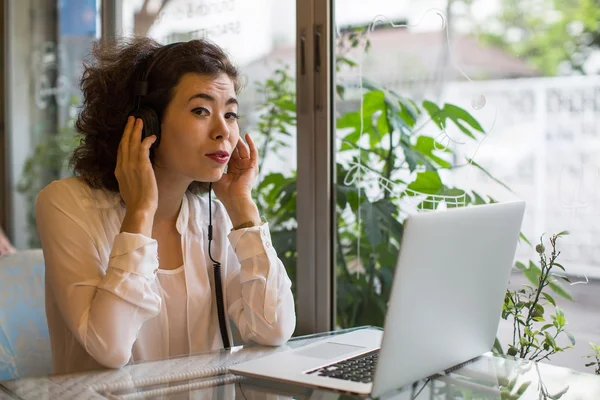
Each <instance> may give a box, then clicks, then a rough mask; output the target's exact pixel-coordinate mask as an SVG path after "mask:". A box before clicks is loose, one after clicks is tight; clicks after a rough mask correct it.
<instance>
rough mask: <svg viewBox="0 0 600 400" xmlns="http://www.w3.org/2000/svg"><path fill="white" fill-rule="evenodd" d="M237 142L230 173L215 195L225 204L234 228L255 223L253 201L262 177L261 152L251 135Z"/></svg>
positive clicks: (221, 180)
mask: <svg viewBox="0 0 600 400" xmlns="http://www.w3.org/2000/svg"><path fill="white" fill-rule="evenodd" d="M246 141H247V142H248V144H246V143H244V141H243V140H242V138H240V140H239V141H238V142H237V145H236V146H235V149H234V150H233V152H232V154H231V158H230V159H229V164H228V165H227V173H226V174H223V176H222V177H221V179H219V180H218V181H217V182H215V183H213V188H214V190H215V194H216V195H217V197H218V198H219V200H221V202H222V203H223V205H224V206H225V208H226V209H227V212H228V213H229V217H230V218H231V220H232V222H233V225H234V226H235V225H238V224H241V223H244V222H248V221H254V220H255V219H257V218H259V217H258V211H257V209H256V205H255V204H254V201H253V200H252V187H253V186H254V182H255V181H256V177H257V175H258V150H257V149H256V144H255V143H254V141H253V140H252V137H251V136H250V134H246Z"/></svg>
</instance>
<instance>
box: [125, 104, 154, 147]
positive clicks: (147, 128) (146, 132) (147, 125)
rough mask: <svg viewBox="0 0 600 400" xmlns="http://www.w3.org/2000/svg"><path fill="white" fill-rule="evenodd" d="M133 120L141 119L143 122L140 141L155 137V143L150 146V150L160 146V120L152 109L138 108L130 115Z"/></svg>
mask: <svg viewBox="0 0 600 400" xmlns="http://www.w3.org/2000/svg"><path fill="white" fill-rule="evenodd" d="M131 115H133V116H134V117H135V118H141V120H142V121H143V122H144V128H142V140H144V139H145V138H147V137H148V136H152V135H155V136H156V141H155V142H154V143H153V144H152V147H151V148H152V149H154V148H157V147H158V145H159V144H160V118H158V114H157V113H156V111H154V109H152V108H140V109H139V110H135V111H134V112H132V113H131Z"/></svg>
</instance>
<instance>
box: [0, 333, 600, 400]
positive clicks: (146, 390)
mask: <svg viewBox="0 0 600 400" xmlns="http://www.w3.org/2000/svg"><path fill="white" fill-rule="evenodd" d="M355 329H380V328H376V327H361V328H354V329H350V330H339V331H332V332H327V333H320V334H314V335H308V336H302V337H296V338H293V339H291V340H290V341H288V342H287V343H286V344H285V345H283V346H279V347H265V346H259V345H254V344H252V345H244V346H237V347H234V348H232V349H228V350H218V351H213V352H207V353H202V354H193V355H190V356H185V357H176V358H171V359H167V360H161V361H146V362H140V363H135V364H130V365H127V366H125V367H123V368H121V369H118V370H101V371H92V372H86V373H79V374H68V375H54V376H48V377H40V378H27V379H20V380H16V381H6V382H0V386H1V387H3V389H4V392H2V391H0V399H4V398H5V397H6V398H17V399H35V400H39V399H82V398H85V399H106V398H109V399H141V398H143V399H200V398H202V399H204V398H216V399H236V398H237V399H244V400H246V399H263V398H276V399H280V398H281V399H292V398H294V399H305V398H306V399H311V400H312V399H326V400H329V399H331V400H333V399H338V398H339V399H341V398H351V397H352V396H349V395H345V394H340V393H336V392H331V391H326V390H320V389H311V388H308V387H301V386H297V385H291V384H283V383H274V382H268V381H264V380H256V379H248V378H242V377H239V376H235V375H232V374H229V373H228V371H227V368H228V367H229V366H231V365H234V364H238V363H240V362H243V361H246V360H250V359H254V358H257V357H262V356H264V355H267V354H271V353H274V352H279V351H285V350H289V349H293V348H298V347H302V346H306V345H308V344H310V343H313V342H314V341H317V340H321V339H323V338H325V337H327V336H333V335H339V334H342V333H347V332H349V331H352V330H355ZM3 396H4V397H3ZM384 397H385V398H390V399H419V400H425V399H435V400H438V399H439V400H442V399H444V400H445V399H465V400H466V399H473V400H475V399H489V400H493V399H502V400H506V399H519V400H525V399H559V398H560V399H563V400H569V399H571V400H576V399H577V400H587V399H590V400H591V399H600V377H598V376H596V375H591V374H584V373H580V372H577V371H573V370H570V369H566V368H561V367H556V366H552V365H549V364H544V363H535V362H531V361H526V360H519V359H514V358H511V357H503V356H498V355H494V354H492V353H486V354H483V355H482V356H480V357H478V358H476V359H474V360H471V361H469V362H467V363H465V364H463V365H460V366H457V367H455V368H453V369H451V370H448V371H444V372H443V373H440V374H438V375H435V376H432V377H430V378H428V379H424V380H421V381H418V382H415V383H413V384H412V385H408V386H405V387H403V388H398V389H397V390H396V391H393V392H391V393H389V394H387V395H385V396H384Z"/></svg>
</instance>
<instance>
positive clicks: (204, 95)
mask: <svg viewBox="0 0 600 400" xmlns="http://www.w3.org/2000/svg"><path fill="white" fill-rule="evenodd" d="M197 98H199V99H205V100H208V101H212V102H214V101H215V98H214V97H213V96H211V95H210V94H207V93H196V94H194V95H192V96H190V98H189V99H188V103H189V102H190V101H192V100H193V99H197ZM230 104H235V105H239V104H238V101H237V99H236V98H235V97H231V98H229V100H227V102H226V103H225V105H230Z"/></svg>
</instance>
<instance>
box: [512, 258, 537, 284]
mask: <svg viewBox="0 0 600 400" xmlns="http://www.w3.org/2000/svg"><path fill="white" fill-rule="evenodd" d="M515 266H516V267H517V268H518V269H519V271H521V272H523V275H525V277H526V278H527V279H529V281H530V282H531V283H532V284H534V285H535V286H537V285H538V280H539V278H540V276H541V275H542V270H541V269H540V268H539V267H538V266H537V265H535V264H533V263H532V262H530V263H529V268H528V267H526V266H525V265H524V264H523V263H522V262H519V261H517V262H516V263H515Z"/></svg>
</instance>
